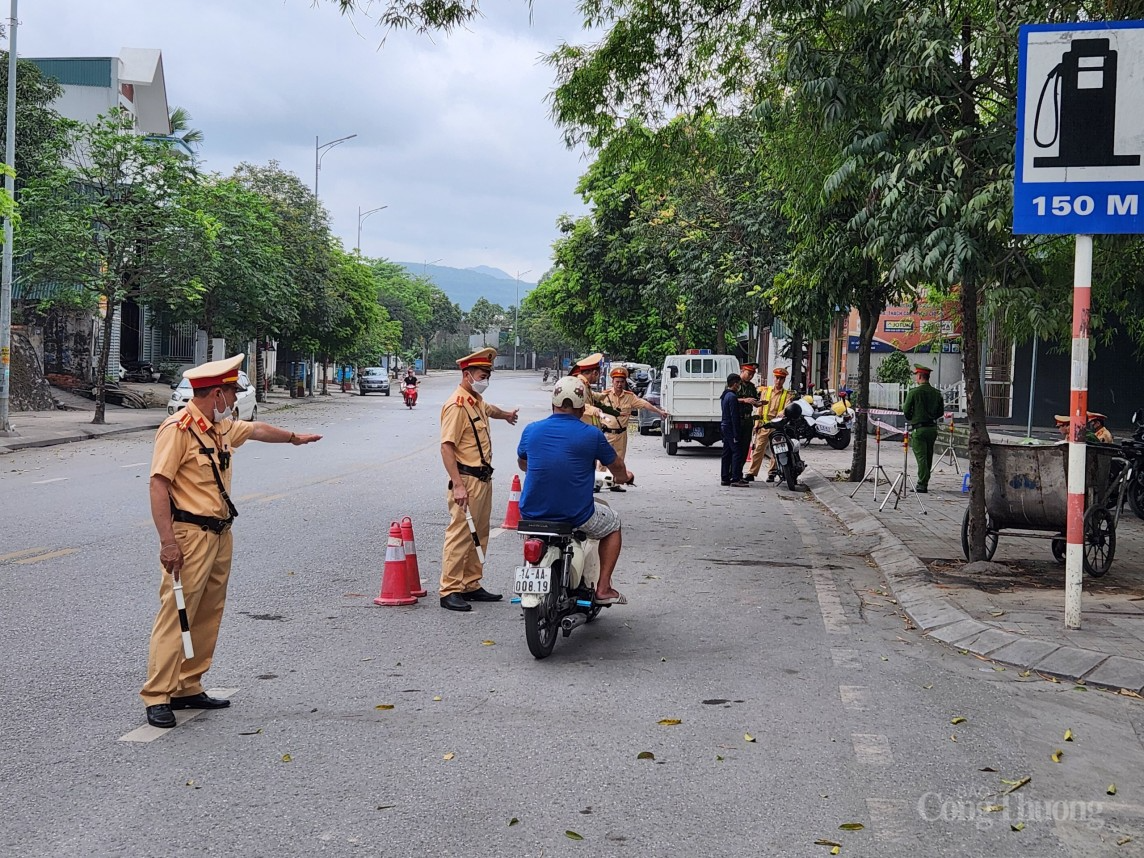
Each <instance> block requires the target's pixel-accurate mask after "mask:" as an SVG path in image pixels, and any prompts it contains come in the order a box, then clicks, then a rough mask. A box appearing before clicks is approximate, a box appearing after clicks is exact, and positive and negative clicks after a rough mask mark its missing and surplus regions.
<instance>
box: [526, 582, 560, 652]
mask: <svg viewBox="0 0 1144 858" xmlns="http://www.w3.org/2000/svg"><path fill="white" fill-rule="evenodd" d="M559 577H560V564H559V563H554V564H553V565H552V578H553V579H554V580H553V581H552V589H551V590H549V591H548V593H547V594H546V595H545V596H544V598H542V599H541V600H540V604H539V605H537V606H536V607H535V608H525V609H524V640H525V642H526V643H527V644H528V651H529V652H530V653H532V655H533V657H534V658H547V657H548V656H550V655H552V648H553V647H554V646H556V634H557V632H559V630H560V612H559V611H558V610H557V607H556V606H557V604H558V602H559V600H560V596H559V589H560V584H559V583H558V581H559Z"/></svg>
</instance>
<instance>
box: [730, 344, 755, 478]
mask: <svg viewBox="0 0 1144 858" xmlns="http://www.w3.org/2000/svg"><path fill="white" fill-rule="evenodd" d="M758 368H759V365H758V364H755V363H745V364H743V365H742V366H741V367H739V378H741V379H742V381H740V382H739V439H740V444H739V446H738V448H737V449H736V451H735V452H736V456H737V457H738V461H736V462H735V468H734V471H735V473H736V474H741V473H743V466H744V465H745V464H746V462H747V452H748V451H749V450H750V449H751V439H752V438H753V437H754V435H755V413H754V412H755V406H757V405H759V389H758V388H757V387H755V385H754V384H753V383H752V382H751V379H752V378H754V377H755V370H756V369H758Z"/></svg>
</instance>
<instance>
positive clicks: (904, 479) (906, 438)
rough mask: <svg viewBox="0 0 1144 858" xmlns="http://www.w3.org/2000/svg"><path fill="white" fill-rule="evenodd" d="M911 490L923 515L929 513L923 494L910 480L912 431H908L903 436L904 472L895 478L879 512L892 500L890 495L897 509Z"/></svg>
mask: <svg viewBox="0 0 1144 858" xmlns="http://www.w3.org/2000/svg"><path fill="white" fill-rule="evenodd" d="M910 492H913V493H914V499H915V500H916V501H917V502H918V509H920V510H921V511H922V515H929V512H928V511H927V510H926V508H925V504H923V503H922V497H921V495H919V494H918V492H917V489H915V488H914V486H913V483H912V482H911V481H910V433H909V432H908V431H907V432H906V433H905V434H904V435H903V436H902V472H901V473H900V474H898V476H897V477H895V478H894V484H893V485H891V486H890V491H889V492H888V493H887V494H886V499H885V500H884V501H882V505H881V506H880V507H878V512H882V511H883V510H884V509H885V508H886V504H888V503H889V502H890V495H893V496H894V509H897V508H898V503H899V502H900V501H901V500H902V498H904V497H905V496H906V495H907V494H908V493H910Z"/></svg>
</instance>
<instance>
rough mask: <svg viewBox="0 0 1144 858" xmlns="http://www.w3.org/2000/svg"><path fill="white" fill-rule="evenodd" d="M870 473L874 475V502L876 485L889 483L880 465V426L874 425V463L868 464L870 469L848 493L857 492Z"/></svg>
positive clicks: (888, 476) (876, 498)
mask: <svg viewBox="0 0 1144 858" xmlns="http://www.w3.org/2000/svg"><path fill="white" fill-rule="evenodd" d="M871 475H872V476H873V477H874V503H877V502H878V486H879V485H881V484H882V483H883V482H885V483H886V485H887V486H888V485H890V475H889V474H887V473H886V469H885V468H883V467H882V427H881V426H875V427H874V464H873V465H871V466H870V470H868V471H867V472H866V476H864V477H863V478H862V479H861V480H860V481H859V482H858V485H857V486H855V487H854V491H852V492H851V493H850V497H854V495H856V494H858V490H859V489H860V488H862V484H863V483H865V482H866V480H868V479H870V477H871Z"/></svg>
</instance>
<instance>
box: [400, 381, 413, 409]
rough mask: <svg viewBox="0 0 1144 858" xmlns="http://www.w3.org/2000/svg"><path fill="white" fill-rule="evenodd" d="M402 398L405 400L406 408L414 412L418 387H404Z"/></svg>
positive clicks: (409, 385)
mask: <svg viewBox="0 0 1144 858" xmlns="http://www.w3.org/2000/svg"><path fill="white" fill-rule="evenodd" d="M401 397H402V399H404V400H405V405H406V407H407V408H409V409H410V410H412V408H413V406H414V405H416V404H417V385H416V384H406V385H403V386H402V388H401Z"/></svg>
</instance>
